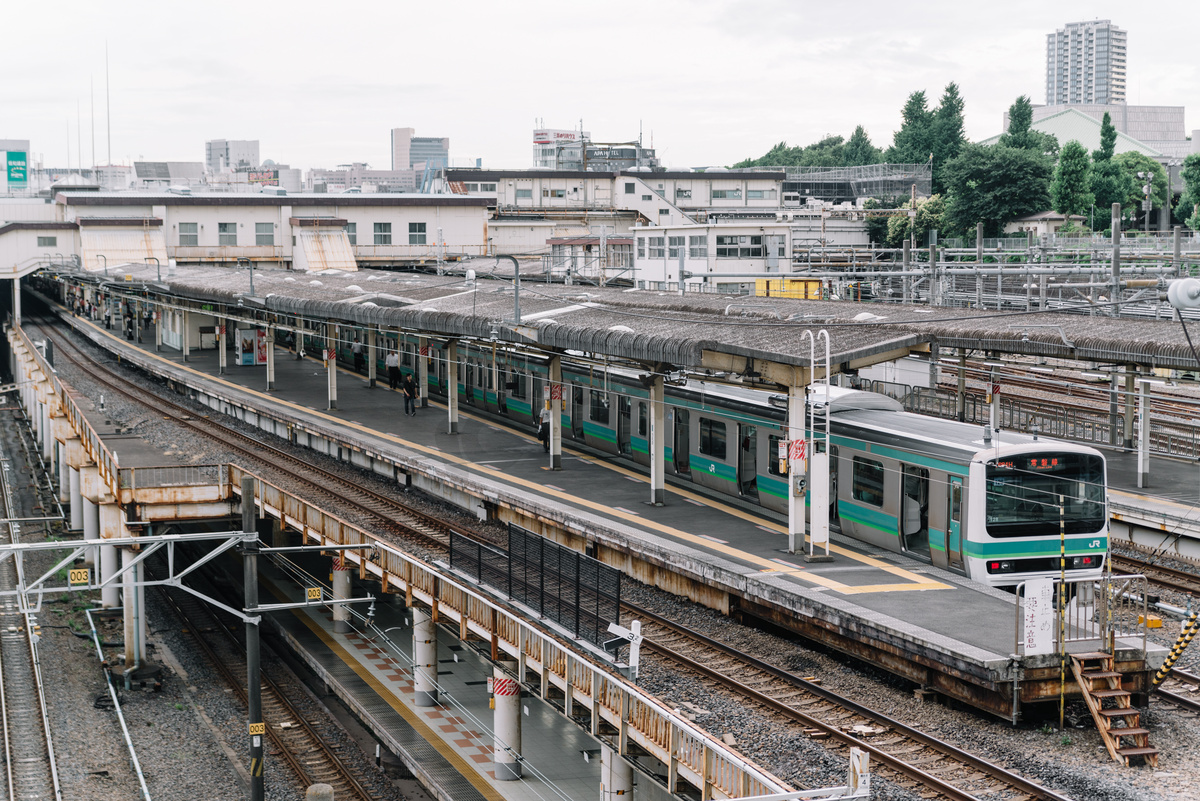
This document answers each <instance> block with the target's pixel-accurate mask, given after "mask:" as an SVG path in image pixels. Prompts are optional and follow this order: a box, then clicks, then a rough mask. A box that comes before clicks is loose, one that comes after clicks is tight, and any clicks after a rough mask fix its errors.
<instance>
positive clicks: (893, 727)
mask: <svg viewBox="0 0 1200 801" xmlns="http://www.w3.org/2000/svg"><path fill="white" fill-rule="evenodd" d="M624 606H625V609H626V611H627V612H628V613H629V614H630V615H631V616H632V617H634V618H637V619H639V620H641V621H642V635H643V637H645V640H643V642H642V647H643V648H646V649H648V650H650V651H653V652H654V653H656V654H658V655H659V656H660V657H662V658H664V659H665V660H667V661H670V662H673V663H675V664H676V665H678V666H679V667H681V668H682V669H684V670H686V671H689V672H692V673H695V674H697V675H699V676H700V677H702V678H703V679H704V680H707V681H710V682H713V683H715V684H718V685H720V686H721V687H724V688H725V689H727V690H729V691H731V692H733V693H734V694H736V695H739V696H741V697H743V698H746V699H748V700H749V701H751V702H752V703H754V704H757V705H759V706H762V707H765V708H766V709H769V710H771V711H772V712H775V713H778V714H781V715H783V716H784V717H786V718H788V719H789V720H791V721H792V722H794V723H795V724H796V725H798V726H802V727H804V729H805V731H806V732H807V733H808V734H809V735H810V736H818V737H821V738H827V739H829V740H831V741H833V742H835V743H837V744H838V745H839V746H840V747H841V748H845V749H848V748H849V747H851V746H856V747H858V748H862V749H863V750H865V751H867V752H869V753H870V754H871V759H872V760H873V762H874V763H875V765H877V766H878V769H879V772H880V773H881V774H883V775H885V776H887V778H889V779H890V780H892V781H894V782H896V783H897V784H900V785H901V786H904V787H906V788H909V789H912V790H913V791H914V792H918V793H920V794H921V795H923V796H925V797H927V798H934V797H936V798H945V799H951V800H952V801H977V799H980V798H988V799H991V801H1018V800H1021V801H1025V800H1036V801H1068V800H1067V799H1066V797H1065V796H1061V795H1059V794H1057V793H1055V792H1053V791H1052V790H1048V789H1046V788H1045V787H1042V786H1040V785H1038V784H1035V783H1034V782H1031V781H1029V780H1028V779H1025V778H1023V777H1021V776H1019V775H1017V774H1015V773H1011V772H1009V771H1007V770H1005V769H1004V768H1001V767H1000V766H998V765H995V764H993V763H991V762H988V761H987V760H984V759H982V758H980V757H977V756H975V755H973V754H971V753H970V752H968V751H964V750H962V749H960V748H957V747H956V746H953V745H950V744H949V743H946V742H943V741H941V740H938V739H937V738H935V737H932V736H931V735H928V734H925V733H923V732H921V731H919V730H917V729H914V728H912V727H910V726H907V725H905V724H903V723H900V722H899V721H896V720H893V719H892V718H889V717H887V716H886V715H883V714H881V713H879V712H875V711H873V710H871V709H868V708H867V707H864V706H862V705H861V704H859V703H857V702H855V701H851V700H850V699H848V698H844V697H842V696H840V695H838V694H836V693H834V692H831V691H829V690H826V689H825V688H823V687H820V686H818V685H817V684H815V683H814V682H811V681H807V680H805V679H802V678H799V677H797V676H793V675H792V674H790V673H788V672H787V671H785V670H783V669H782V668H779V667H776V666H774V665H772V664H770V663H768V662H764V661H763V660H760V659H758V658H756V657H753V656H750V655H748V654H744V653H742V652H740V651H738V650H736V649H734V648H731V647H730V646H727V645H724V644H722V643H719V642H717V641H715V640H713V639H711V638H709V637H706V636H705V635H703V634H699V633H697V632H693V631H690V630H688V629H686V628H684V627H682V626H680V625H678V624H676V623H672V622H670V621H667V620H665V619H664V618H661V617H659V616H658V615H655V614H654V613H652V612H648V611H646V610H644V609H640V608H638V607H636V606H633V605H630V604H624Z"/></svg>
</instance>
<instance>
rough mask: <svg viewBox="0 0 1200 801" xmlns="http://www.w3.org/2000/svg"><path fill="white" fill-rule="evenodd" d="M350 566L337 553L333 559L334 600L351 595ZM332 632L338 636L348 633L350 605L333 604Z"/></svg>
mask: <svg viewBox="0 0 1200 801" xmlns="http://www.w3.org/2000/svg"><path fill="white" fill-rule="evenodd" d="M350 568H351V565H350V563H349V562H347V561H346V559H345V557H344V556H343V554H342V552H341V551H339V552H338V554H337V556H335V557H333V597H334V598H349V597H350V593H351V589H350V586H351V583H352V582H351V579H352V578H353V575H354V574H353V573H351V572H350ZM333 630H334V632H336V633H338V634H347V633H349V631H350V605H349V604H334V607H333Z"/></svg>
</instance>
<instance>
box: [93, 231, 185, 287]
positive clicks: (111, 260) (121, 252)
mask: <svg viewBox="0 0 1200 801" xmlns="http://www.w3.org/2000/svg"><path fill="white" fill-rule="evenodd" d="M79 239H80V245H81V249H82V251H83V269H84V270H86V271H88V272H91V273H94V272H104V271H105V269H106V268H109V269H112V268H115V267H116V266H117V265H119V264H126V263H131V262H132V263H135V264H138V265H142V264H149V265H150V270H152V271H153V273H152V274H153V275H157V274H158V269H157V268H155V266H154V264H153V262H146V259H148V258H154V259H158V263H159V265H160V266H161V267H162V268H166V266H167V241H166V238H165V237H164V236H163V229H162V228H161V227H144V228H137V229H128V228H126V229H120V228H111V227H108V226H104V227H91V226H84V227H83V228H81V229H80V230H79ZM101 256H103V257H104V258H100V257H101Z"/></svg>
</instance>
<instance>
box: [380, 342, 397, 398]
mask: <svg viewBox="0 0 1200 801" xmlns="http://www.w3.org/2000/svg"><path fill="white" fill-rule="evenodd" d="M383 363H384V365H385V366H386V367H387V373H388V386H389V387H391V388H392V389H395V388H396V385H397V384H398V383H400V358H399V357H398V356H397V355H396V351H394V350H391V351H388V355H387V358H385V359H384V360H383Z"/></svg>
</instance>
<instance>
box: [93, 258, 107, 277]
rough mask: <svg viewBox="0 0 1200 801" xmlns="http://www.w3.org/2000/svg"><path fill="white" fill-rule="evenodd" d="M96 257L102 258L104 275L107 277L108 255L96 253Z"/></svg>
mask: <svg viewBox="0 0 1200 801" xmlns="http://www.w3.org/2000/svg"><path fill="white" fill-rule="evenodd" d="M96 258H97V259H103V260H104V277H105V278H107V277H108V257H107V256H105V255H104V254H103V253H97V254H96Z"/></svg>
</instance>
